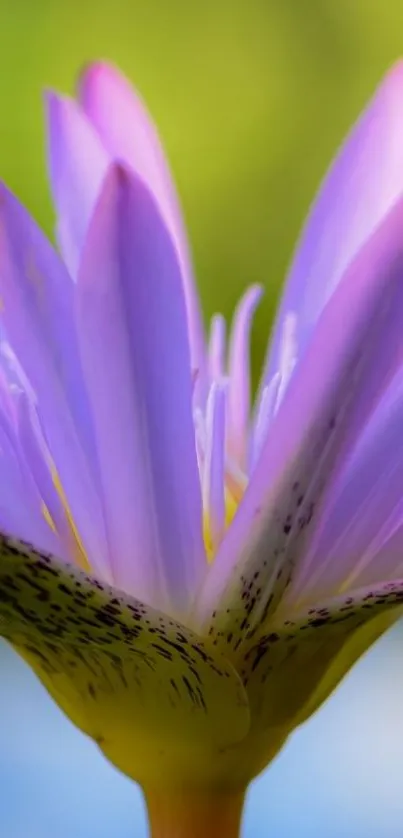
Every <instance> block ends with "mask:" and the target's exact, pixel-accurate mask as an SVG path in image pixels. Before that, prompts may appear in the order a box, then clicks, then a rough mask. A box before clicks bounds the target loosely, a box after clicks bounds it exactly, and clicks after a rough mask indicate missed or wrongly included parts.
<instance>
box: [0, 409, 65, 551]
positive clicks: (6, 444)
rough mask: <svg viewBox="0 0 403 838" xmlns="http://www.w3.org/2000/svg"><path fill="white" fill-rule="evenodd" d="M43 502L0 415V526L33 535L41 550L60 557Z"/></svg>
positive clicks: (56, 540) (9, 427)
mask: <svg viewBox="0 0 403 838" xmlns="http://www.w3.org/2000/svg"><path fill="white" fill-rule="evenodd" d="M43 513H44V508H43V502H42V499H41V496H40V494H39V493H38V490H37V487H36V485H35V482H34V480H33V478H32V475H31V473H30V471H29V469H28V468H27V467H26V464H25V462H24V459H23V457H21V452H20V450H19V446H18V440H17V439H16V437H15V435H14V433H13V429H12V428H11V426H10V425H9V424H8V423H7V422H6V421H5V417H4V416H3V415H0V526H1V527H2V528H3V531H5V532H8V533H13V532H18V533H21V537H22V538H24V539H29V540H31V539H35V542H36V543H37V544H39V545H40V547H41V548H42V549H43V550H53V551H54V552H56V554H57V555H58V556H60V557H61V558H66V552H65V550H64V548H63V545H62V544H61V543H60V541H59V539H58V538H57V536H56V534H55V533H54V532H53V531H52V529H51V527H50V526H49V525H48V523H47V522H46V520H45V516H44V514H43Z"/></svg>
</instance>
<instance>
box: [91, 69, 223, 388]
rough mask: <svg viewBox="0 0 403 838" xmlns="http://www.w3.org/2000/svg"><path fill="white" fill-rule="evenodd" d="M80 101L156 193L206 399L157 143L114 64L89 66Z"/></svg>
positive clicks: (187, 267)
mask: <svg viewBox="0 0 403 838" xmlns="http://www.w3.org/2000/svg"><path fill="white" fill-rule="evenodd" d="M79 101H80V104H81V106H82V108H83V110H84V111H85V113H86V114H87V116H88V118H89V120H90V121H91V123H92V125H93V126H94V128H95V129H96V130H97V132H98V134H99V136H100V138H101V139H102V142H103V144H104V147H105V149H106V151H107V152H108V154H109V156H110V159H112V160H121V161H123V162H125V163H127V164H128V165H129V166H131V167H132V168H133V169H134V171H135V172H136V174H137V175H139V176H140V177H141V179H142V180H143V181H144V183H145V184H146V185H147V187H148V188H149V190H150V191H151V192H152V194H153V195H154V197H155V199H156V201H157V203H158V205H159V207H160V210H161V213H162V216H163V218H164V220H165V223H166V225H167V227H168V230H169V231H170V233H171V236H172V239H173V241H174V242H175V246H176V248H177V251H178V255H179V261H180V265H181V270H182V280H183V287H184V292H185V300H186V309H187V317H188V326H189V339H190V354H191V360H192V367H193V370H194V371H195V373H196V372H197V385H196V390H197V392H198V394H199V398H203V399H204V398H205V396H206V386H207V380H206V376H207V368H206V361H207V359H206V348H205V343H204V332H203V323H202V315H201V310H200V305H199V299H198V294H197V289H196V286H195V283H194V279H193V271H192V266H191V260H190V255H189V245H188V241H187V236H186V231H185V226H184V223H183V220H182V213H181V210H180V206H179V201H178V197H177V194H176V189H175V186H174V183H173V180H172V176H171V173H170V171H169V168H168V164H167V161H166V159H165V155H164V152H163V149H162V146H161V142H160V139H159V136H158V133H157V129H156V128H155V126H154V124H153V122H152V120H151V118H150V116H149V114H148V112H147V110H146V107H145V105H144V104H143V102H142V100H141V98H140V96H139V95H138V93H136V92H135V91H134V89H133V88H132V86H131V85H130V84H129V82H128V81H127V79H126V78H125V77H124V76H123V75H122V74H121V73H119V71H118V70H117V69H116V68H115V67H113V66H112V65H109V64H105V63H98V64H92V65H90V66H89V67H88V68H87V70H86V71H85V72H84V73H83V75H82V76H81V79H80V85H79Z"/></svg>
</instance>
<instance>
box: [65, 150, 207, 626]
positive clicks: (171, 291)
mask: <svg viewBox="0 0 403 838" xmlns="http://www.w3.org/2000/svg"><path fill="white" fill-rule="evenodd" d="M77 291H78V325H79V330H80V342H81V349H82V357H83V364H84V369H85V375H86V381H87V386H88V391H89V394H90V398H91V403H92V408H93V414H94V424H95V434H96V442H97V450H98V459H99V469H100V482H101V487H102V496H103V505H104V509H105V516H106V525H107V534H108V543H109V546H110V549H111V554H112V560H113V575H114V581H115V583H116V585H118V586H119V587H122V588H124V589H125V590H127V591H133V592H136V595H139V596H141V597H142V598H143V599H144V600H145V601H146V602H150V603H153V604H154V605H158V606H159V607H164V609H166V610H170V611H174V612H179V613H182V612H183V610H184V609H186V608H188V607H189V606H190V603H191V600H192V597H193V595H194V593H195V591H196V588H197V586H198V585H199V583H200V581H201V578H202V575H203V573H204V568H205V554H204V547H203V540H202V507H201V490H200V482H199V476H198V468H197V460H196V444H195V430H194V425H193V417H192V375H191V367H190V357H189V343H188V335H187V323H186V311H185V304H184V298H183V288H182V280H181V271H180V266H179V262H178V259H177V255H176V251H175V247H174V245H173V243H172V240H171V237H170V234H169V232H168V230H167V228H166V226H165V224H164V221H163V219H162V217H161V215H160V212H159V208H158V205H157V204H156V202H155V199H154V197H153V196H152V194H151V193H150V192H149V191H148V189H147V188H146V186H145V185H144V184H143V183H142V181H140V179H139V178H137V176H136V175H135V174H134V173H133V172H132V171H131V170H129V169H124V168H123V167H121V166H114V167H112V168H111V170H110V171H109V173H108V175H107V178H106V180H105V183H104V186H103V189H102V192H101V196H100V198H99V201H98V203H97V206H96V209H95V212H94V215H93V218H92V220H91V224H90V229H89V234H88V238H87V241H86V244H85V247H84V252H83V259H82V264H81V268H80V273H79V279H78V284H77Z"/></svg>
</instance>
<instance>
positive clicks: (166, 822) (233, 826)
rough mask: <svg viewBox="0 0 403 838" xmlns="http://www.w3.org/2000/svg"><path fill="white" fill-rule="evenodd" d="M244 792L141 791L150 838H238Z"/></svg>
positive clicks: (209, 790) (212, 790)
mask: <svg viewBox="0 0 403 838" xmlns="http://www.w3.org/2000/svg"><path fill="white" fill-rule="evenodd" d="M244 797H245V792H244V790H242V791H241V792H240V791H238V790H236V791H229V790H227V789H225V790H222V789H218V790H214V789H207V790H196V789H181V790H178V789H175V791H171V792H170V791H168V790H161V789H158V790H155V789H153V790H150V789H146V790H145V799H146V804H147V810H148V816H149V823H150V830H151V832H150V835H151V838H239V835H240V832H239V830H240V826H241V819H242V810H243V804H244Z"/></svg>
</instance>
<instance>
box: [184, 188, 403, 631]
mask: <svg viewBox="0 0 403 838" xmlns="http://www.w3.org/2000/svg"><path fill="white" fill-rule="evenodd" d="M402 229H403V201H401V202H399V204H398V205H397V206H396V207H395V208H394V209H393V210H392V211H391V212H390V213H389V215H388V217H387V218H386V219H385V221H384V223H383V224H382V226H381V227H380V228H379V229H378V230H377V231H376V233H375V234H374V235H373V236H372V238H371V239H370V240H369V241H368V242H367V244H366V245H365V247H363V248H362V250H361V252H360V254H359V256H358V257H357V258H356V259H355V260H354V262H353V263H352V264H351V266H350V267H349V269H348V270H347V271H346V274H345V276H344V278H343V281H342V282H341V283H339V286H338V288H337V291H336V292H335V294H334V295H333V297H332V300H331V302H330V303H329V305H328V306H327V307H326V308H325V310H324V312H323V314H322V317H321V318H320V320H319V322H318V325H317V328H316V330H315V333H314V336H313V339H312V342H311V344H310V346H309V348H308V350H307V352H306V354H305V356H304V357H303V359H302V361H301V363H300V364H299V366H298V373H297V374H296V375H295V376H294V377H293V380H292V382H291V384H290V387H289V389H288V391H287V394H286V397H285V399H284V401H283V404H282V406H281V408H280V410H279V412H278V414H277V416H276V419H275V421H274V424H273V427H272V431H271V433H270V434H269V437H268V439H267V441H266V443H265V445H264V448H263V451H262V454H261V457H260V460H259V462H258V464H257V467H256V469H255V472H254V473H253V475H252V478H251V481H250V483H249V486H248V489H247V492H246V494H245V498H244V500H243V502H242V503H241V506H240V508H239V510H238V512H237V515H236V516H235V519H234V521H233V524H232V526H231V527H230V529H229V530H228V532H227V534H226V537H225V538H224V540H223V542H222V545H221V548H220V550H219V552H218V556H217V560H216V562H214V565H212V567H211V568H210V570H209V574H208V577H207V580H206V584H205V587H204V591H203V593H202V595H201V597H200V601H199V607H198V611H199V617H200V618H201V620H202V621H203V619H204V620H205V621H206V620H207V622H208V621H209V620H210V619H211V617H210V616H209V615H211V613H212V612H214V611H216V612H217V615H216V618H215V620H214V621H213V622H214V631H217V630H219V631H220V632H224V637H225V634H226V631H227V630H230V631H231V633H232V635H233V638H234V643H237V642H238V641H239V643H240V642H241V638H242V637H243V636H245V635H247V634H248V633H249V632H253V631H255V630H256V629H257V627H258V626H259V625H261V624H262V623H264V622H265V620H266V619H267V618H268V617H269V616H270V613H271V612H272V611H273V610H274V609H275V608H276V606H277V605H278V603H279V601H280V599H281V597H282V595H283V593H284V591H285V590H286V589H287V587H288V585H289V583H290V581H291V578H292V575H293V571H294V567H295V564H296V562H297V561H298V560H300V557H301V555H302V554H303V552H304V550H305V548H306V543H307V539H308V538H309V533H310V530H311V529H312V521H315V519H316V518H317V516H318V511H319V509H320V503H321V501H322V498H323V494H324V491H325V489H326V487H327V486H328V485H329V482H330V479H332V478H333V476H334V474H335V473H337V470H338V469H339V468H340V467H341V465H342V463H343V461H344V458H345V457H346V456H347V454H348V453H349V452H350V451H351V449H352V447H353V445H354V444H355V443H356V441H357V439H358V438H359V436H360V433H361V432H362V430H363V428H364V427H365V425H366V423H367V421H368V418H369V416H370V415H371V413H372V412H373V410H374V408H375V407H376V404H377V402H378V401H379V399H380V398H381V396H382V393H383V392H384V391H385V389H386V388H387V386H388V383H389V381H390V380H391V378H392V377H393V375H394V374H395V372H396V370H397V369H398V368H399V367H400V365H401V363H402V361H403V339H402V335H403V282H402V277H403V240H402V232H401V231H402ZM245 591H246V592H247V594H246V596H243V594H244V593H245ZM258 591H259V593H257V592H258Z"/></svg>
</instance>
